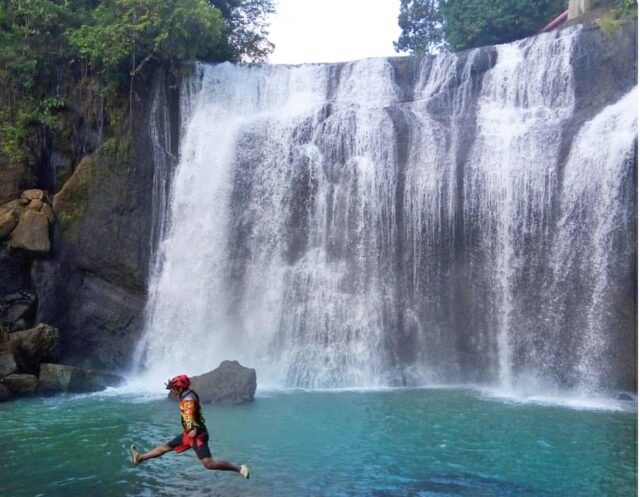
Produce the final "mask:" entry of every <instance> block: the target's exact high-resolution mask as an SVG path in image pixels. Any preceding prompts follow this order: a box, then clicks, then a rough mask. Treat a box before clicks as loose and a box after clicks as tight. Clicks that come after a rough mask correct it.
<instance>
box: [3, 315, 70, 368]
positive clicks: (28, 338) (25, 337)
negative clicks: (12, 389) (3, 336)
mask: <svg viewBox="0 0 640 497" xmlns="http://www.w3.org/2000/svg"><path fill="white" fill-rule="evenodd" d="M9 341H10V350H11V351H12V353H13V357H14V358H15V361H16V363H17V365H18V368H19V369H20V371H24V372H29V373H32V372H33V373H35V372H37V371H38V366H39V365H40V363H41V362H44V361H51V360H54V359H55V358H56V356H57V353H58V344H59V342H60V334H59V332H58V329H57V328H54V327H53V326H50V325H48V324H43V323H40V324H39V325H38V326H36V327H35V328H31V329H30V330H24V331H17V332H14V333H11V334H10V335H9Z"/></svg>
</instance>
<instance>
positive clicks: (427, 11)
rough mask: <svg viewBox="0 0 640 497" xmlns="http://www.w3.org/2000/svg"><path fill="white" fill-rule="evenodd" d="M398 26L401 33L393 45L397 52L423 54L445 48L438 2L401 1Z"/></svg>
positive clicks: (426, 0) (442, 17) (442, 21)
mask: <svg viewBox="0 0 640 497" xmlns="http://www.w3.org/2000/svg"><path fill="white" fill-rule="evenodd" d="M398 24H399V26H400V28H401V29H402V32H401V33H400V37H399V38H398V41H395V42H394V43H393V46H394V48H395V49H396V51H398V52H411V53H413V54H424V53H432V52H439V51H441V50H443V49H446V48H447V43H446V41H445V36H444V16H443V15H442V11H441V9H440V5H439V3H438V0H417V1H416V0H401V2H400V15H399V16H398Z"/></svg>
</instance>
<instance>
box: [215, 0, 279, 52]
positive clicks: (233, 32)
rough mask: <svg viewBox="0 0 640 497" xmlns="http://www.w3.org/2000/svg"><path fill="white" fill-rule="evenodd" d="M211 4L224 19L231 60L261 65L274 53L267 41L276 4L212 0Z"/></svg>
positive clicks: (270, 1) (261, 0)
mask: <svg viewBox="0 0 640 497" xmlns="http://www.w3.org/2000/svg"><path fill="white" fill-rule="evenodd" d="M209 4H210V5H211V6H212V7H215V8H217V9H218V10H220V12H221V13H222V16H223V18H224V23H225V26H226V29H227V32H228V36H227V44H226V49H227V55H228V57H229V58H231V59H232V60H243V61H254V62H258V61H264V60H266V58H267V57H268V56H269V54H270V53H271V52H273V49H274V45H273V43H271V42H270V41H269V40H268V38H267V36H268V31H267V28H268V25H267V20H268V17H269V15H271V14H273V13H274V12H275V7H274V4H273V0H209Z"/></svg>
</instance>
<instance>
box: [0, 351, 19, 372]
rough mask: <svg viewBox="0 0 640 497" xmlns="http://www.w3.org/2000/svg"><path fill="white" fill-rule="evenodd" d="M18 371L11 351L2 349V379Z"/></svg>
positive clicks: (0, 354)
mask: <svg viewBox="0 0 640 497" xmlns="http://www.w3.org/2000/svg"><path fill="white" fill-rule="evenodd" d="M0 347H2V346H1V345H0ZM17 369H18V365H17V364H16V360H15V358H14V357H13V354H12V353H11V351H10V350H8V348H7V349H3V348H0V378H1V377H3V376H8V375H10V374H12V373H15V372H16V371H17Z"/></svg>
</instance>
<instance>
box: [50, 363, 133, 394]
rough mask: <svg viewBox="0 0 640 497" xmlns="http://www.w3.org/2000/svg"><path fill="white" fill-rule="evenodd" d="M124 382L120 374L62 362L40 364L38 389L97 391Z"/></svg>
mask: <svg viewBox="0 0 640 497" xmlns="http://www.w3.org/2000/svg"><path fill="white" fill-rule="evenodd" d="M124 382H125V380H124V378H123V377H122V376H118V375H116V374H113V373H104V372H101V371H94V370H91V369H81V368H76V367H73V366H65V365H63V364H50V363H43V364H41V365H40V375H39V377H38V390H39V391H40V392H49V393H55V392H74V393H86V392H98V391H100V390H104V389H105V388H107V387H117V386H120V385H122V384H123V383H124Z"/></svg>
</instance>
